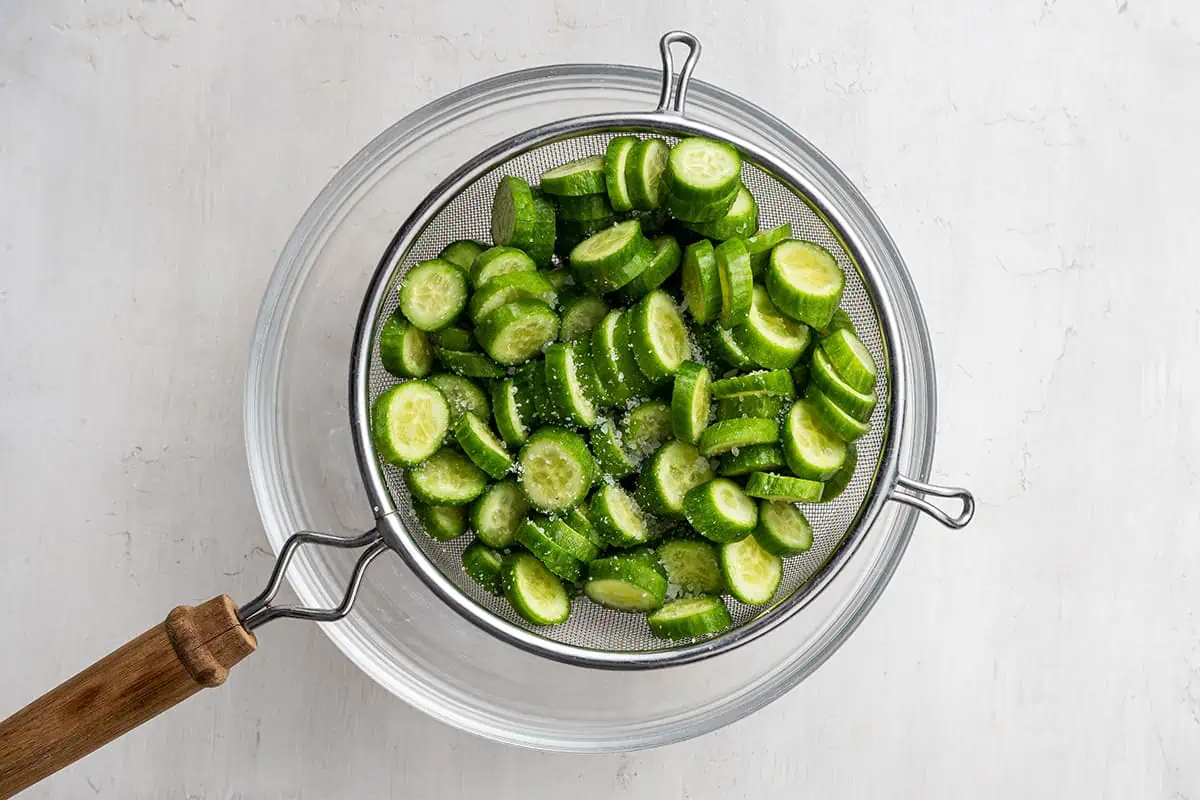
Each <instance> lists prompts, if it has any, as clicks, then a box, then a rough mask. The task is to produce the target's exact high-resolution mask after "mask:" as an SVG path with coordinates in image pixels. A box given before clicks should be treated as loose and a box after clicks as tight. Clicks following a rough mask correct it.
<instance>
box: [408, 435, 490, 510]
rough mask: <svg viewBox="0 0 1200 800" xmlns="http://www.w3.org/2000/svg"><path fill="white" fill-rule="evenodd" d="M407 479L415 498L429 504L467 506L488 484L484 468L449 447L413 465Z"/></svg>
mask: <svg viewBox="0 0 1200 800" xmlns="http://www.w3.org/2000/svg"><path fill="white" fill-rule="evenodd" d="M407 480H408V490H409V491H410V492H412V496H413V499H414V500H419V501H420V502H422V503H428V504H430V505H442V506H464V505H466V504H467V503H469V502H471V501H472V500H474V499H475V498H476V497H479V495H481V494H483V490H484V489H485V488H486V487H487V476H486V475H485V474H484V473H483V470H481V469H479V467H477V466H475V465H474V464H472V463H471V462H470V461H469V460H468V459H467V457H466V456H464V455H462V454H461V453H458V452H455V451H454V450H451V449H450V448H448V447H443V448H442V449H441V450H438V451H437V452H436V453H434V454H433V455H432V456H430V457H429V458H428V459H426V460H425V461H422V462H421V463H420V464H418V465H416V466H415V467H413V468H412V469H410V470H409V471H408V476H407Z"/></svg>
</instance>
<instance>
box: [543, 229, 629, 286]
mask: <svg viewBox="0 0 1200 800" xmlns="http://www.w3.org/2000/svg"><path fill="white" fill-rule="evenodd" d="M617 222H618V220H617V218H616V217H615V216H613V217H606V218H604V219H594V220H590V221H588V222H572V221H571V220H569V219H563V218H562V217H559V218H558V222H557V231H556V238H555V240H554V252H555V253H557V254H558V255H560V256H564V257H565V256H567V255H569V254H570V252H571V251H572V250H574V249H575V246H576V245H577V244H579V243H580V242H582V241H583V240H584V239H586V238H588V237H589V236H592V235H594V234H597V233H599V232H600V231H602V230H605V229H606V228H611V227H612V226H613V225H615V224H616V223H617ZM568 272H569V270H568ZM571 280H572V282H574V276H572V278H571Z"/></svg>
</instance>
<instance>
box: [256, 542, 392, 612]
mask: <svg viewBox="0 0 1200 800" xmlns="http://www.w3.org/2000/svg"><path fill="white" fill-rule="evenodd" d="M305 544H314V545H322V546H325V547H340V548H345V549H348V550H353V549H355V548H359V547H366V548H367V549H366V550H364V551H363V553H362V555H361V556H359V557H358V563H357V564H355V565H354V573H353V574H352V575H351V576H350V582H349V584H348V585H347V587H346V593H345V594H344V595H343V596H342V601H341V602H340V603H338V604H337V606H335V607H334V608H307V607H305V606H294V605H291V606H273V605H271V601H272V600H274V599H275V595H276V594H278V593H279V587H280V586H282V585H283V576H284V573H286V572H287V568H288V564H290V563H291V561H292V557H293V556H294V555H296V551H297V550H299V549H300V546H301V545H305ZM387 549H388V547H387V544H386V543H385V542H384V541H383V539H382V538H380V536H379V532H378V531H374V530H372V531H367V532H366V533H364V534H363V535H361V536H354V537H351V538H346V537H344V536H332V535H330V534H328V533H314V532H312V531H301V532H300V533H294V534H292V535H291V536H290V537H288V540H287V541H286V542H284V545H283V549H282V550H280V551H279V557H278V558H277V559H276V560H275V567H274V569H272V570H271V578H270V580H268V581H267V587H266V588H265V589H263V590H262V593H261V594H260V595H259V596H258V597H256V598H254V599H253V600H251V601H250V602H249V603H246V604H245V605H244V606H242V607H241V608H239V609H238V611H237V615H238V619H239V620H241V622H242V625H243V626H244V627H245V628H246V630H248V631H252V630H254V629H255V628H257V627H258V626H260V625H264V624H266V623H268V622H270V621H271V620H273V619H278V618H280V617H290V618H292V619H306V620H310V621H313V622H334V621H336V620H339V619H341V618H342V617H344V616H346V615H347V614H349V613H350V608H351V606H353V605H354V600H355V598H356V597H358V589H359V587H360V586H361V585H362V579H363V575H364V574H365V573H366V571H367V566H368V565H370V563H371V562H372V561H374V560H375V557H376V556H378V555H379V554H380V553H382V552H383V551H384V550H387Z"/></svg>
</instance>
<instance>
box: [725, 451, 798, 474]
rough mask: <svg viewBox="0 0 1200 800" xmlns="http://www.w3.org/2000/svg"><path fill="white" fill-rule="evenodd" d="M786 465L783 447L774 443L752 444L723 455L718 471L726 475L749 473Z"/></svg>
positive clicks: (766, 470)
mask: <svg viewBox="0 0 1200 800" xmlns="http://www.w3.org/2000/svg"><path fill="white" fill-rule="evenodd" d="M785 465H786V462H785V461H784V459H783V449H782V448H781V447H779V445H774V444H751V445H746V446H745V447H738V448H735V449H733V450H730V451H729V452H728V453H726V454H725V455H723V456H721V466H720V467H719V468H718V469H717V472H719V473H721V474H722V475H724V476H726V477H731V478H733V477H738V476H740V475H749V474H750V473H751V472H769V471H771V470H773V469H781V468H782V467H784V466H785Z"/></svg>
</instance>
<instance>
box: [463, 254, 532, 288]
mask: <svg viewBox="0 0 1200 800" xmlns="http://www.w3.org/2000/svg"><path fill="white" fill-rule="evenodd" d="M514 272H537V264H535V263H534V261H533V259H532V258H530V257H529V256H528V255H527V254H526V253H524V252H522V251H521V250H518V249H517V248H515V247H491V248H488V249H487V250H484V251H483V252H482V253H480V254H479V256H478V257H477V258H476V259H475V261H474V263H472V264H471V286H472V287H474V288H475V289H476V290H479V289H481V288H483V285H484V284H486V283H487V282H488V281H490V280H493V279H494V278H499V277H500V276H501V275H510V274H512V273H514Z"/></svg>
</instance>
